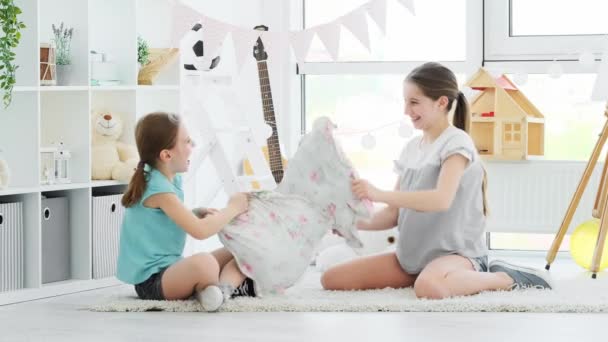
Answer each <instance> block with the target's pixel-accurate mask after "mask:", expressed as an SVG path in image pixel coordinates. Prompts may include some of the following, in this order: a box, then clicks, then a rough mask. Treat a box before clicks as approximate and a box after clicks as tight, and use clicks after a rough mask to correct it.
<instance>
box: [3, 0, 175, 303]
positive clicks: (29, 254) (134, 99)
mask: <svg viewBox="0 0 608 342" xmlns="http://www.w3.org/2000/svg"><path fill="white" fill-rule="evenodd" d="M16 4H17V5H18V6H19V7H20V8H21V9H22V11H23V14H22V15H21V16H20V17H19V19H20V20H22V21H23V22H24V23H25V24H26V26H27V28H26V29H24V30H22V38H21V43H20V45H19V46H18V47H17V49H16V54H17V60H16V63H17V64H18V65H19V69H18V71H17V74H16V78H17V84H16V87H15V89H14V92H13V103H12V105H11V106H10V107H9V108H7V109H4V108H3V107H2V108H0V149H1V150H3V158H4V159H6V161H7V163H8V165H9V167H10V169H11V181H10V183H9V187H8V188H6V189H3V190H0V203H10V202H22V203H23V219H24V223H23V224H24V246H23V247H24V264H25V267H24V268H25V269H24V272H23V274H24V285H25V288H24V289H21V290H14V291H10V292H0V305H3V304H9V303H16V302H21V301H27V300H32V299H38V298H44V297H48V296H56V295H61V294H66V293H72V292H78V291H83V290H88V289H93V288H101V287H106V286H112V285H116V284H118V281H117V280H116V279H115V278H106V279H100V280H94V279H93V278H92V251H91V249H92V233H91V226H92V222H91V220H92V213H91V211H92V209H91V203H92V200H91V198H92V197H93V196H95V195H96V194H98V193H104V194H107V193H116V194H118V193H121V192H123V191H124V189H125V186H126V184H125V183H122V182H118V181H112V180H108V181H91V167H90V165H91V152H90V151H91V148H90V141H91V128H90V125H91V113H92V112H94V111H109V112H111V113H117V114H120V115H121V116H122V117H123V119H124V121H125V131H124V133H123V137H122V138H121V140H123V141H125V142H128V143H132V144H133V143H134V138H133V129H134V126H135V123H136V121H137V118H138V117H140V116H141V115H143V114H145V113H148V112H151V111H158V110H161V111H171V112H177V111H178V109H179V69H178V65H177V63H175V65H172V66H170V67H169V68H168V69H167V71H166V72H164V73H162V74H161V75H159V78H158V82H157V84H156V85H152V86H139V85H137V36H138V35H139V36H142V37H143V38H144V39H146V40H147V41H148V42H158V41H159V38H158V37H157V36H156V34H157V32H162V35H165V36H166V37H167V38H168V37H169V35H170V30H171V26H170V22H169V21H168V20H165V21H161V22H159V21H158V17H157V15H155V13H157V12H159V13H161V12H163V8H165V7H163V6H167V7H166V8H168V2H167V1H166V0H16ZM151 5H153V6H151ZM165 13H166V12H165ZM165 13H163V14H165ZM164 16H165V17H166V15H164ZM61 22H64V23H65V25H67V26H69V27H73V28H74V37H73V41H72V65H73V70H72V73H71V76H70V78H69V85H68V86H41V85H40V83H39V60H40V52H39V46H40V44H41V43H46V42H50V39H51V38H52V29H51V25H52V24H55V25H58V24H60V23H61ZM166 40H167V39H166V38H165V37H163V39H161V40H160V41H166ZM151 47H154V48H156V47H168V46H158V45H154V43H153V44H152V45H151ZM91 50H95V51H101V52H104V53H106V54H108V56H110V57H111V58H112V60H113V61H114V62H116V64H117V66H118V73H119V76H120V81H121V84H120V85H117V86H90V72H91V71H90V69H91V68H90V59H89V51H91ZM59 141H62V142H63V143H64V144H65V146H66V148H68V149H69V150H70V151H71V152H72V160H71V170H70V171H71V175H72V177H71V178H72V183H69V184H54V185H41V184H40V164H41V163H40V149H41V148H42V147H46V146H48V145H50V144H51V143H53V142H59ZM45 196H49V197H56V196H62V197H67V198H68V201H69V231H70V244H69V246H70V275H71V279H69V280H67V281H61V282H56V283H49V284H43V283H42V276H41V275H42V261H41V260H42V247H41V245H42V241H41V239H42V234H41V227H42V223H41V219H42V215H41V210H42V208H41V200H42V198H43V197H45Z"/></svg>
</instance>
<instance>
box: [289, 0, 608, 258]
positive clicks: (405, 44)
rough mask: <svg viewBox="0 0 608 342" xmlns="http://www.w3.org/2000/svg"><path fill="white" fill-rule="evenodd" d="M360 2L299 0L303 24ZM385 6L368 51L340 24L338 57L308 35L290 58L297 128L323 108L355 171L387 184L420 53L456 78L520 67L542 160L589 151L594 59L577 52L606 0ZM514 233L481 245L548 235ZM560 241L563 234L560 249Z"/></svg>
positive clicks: (598, 42) (515, 245)
mask: <svg viewBox="0 0 608 342" xmlns="http://www.w3.org/2000/svg"><path fill="white" fill-rule="evenodd" d="M365 2H367V1H365V0H353V1H346V0H335V1H321V0H305V3H304V5H305V11H304V13H305V17H304V22H305V24H306V27H313V26H315V25H319V24H323V23H327V22H330V21H332V20H334V19H336V18H338V17H339V16H341V15H344V14H346V13H348V12H349V11H351V10H353V9H355V8H356V7H357V6H360V5H361V4H363V3H365ZM387 4H388V6H389V8H388V15H387V33H386V36H383V35H381V34H380V32H379V31H378V28H377V27H376V24H375V23H374V22H373V20H368V25H369V28H370V37H371V45H372V52H371V53H369V52H367V51H366V50H365V49H364V48H363V47H362V46H361V44H360V43H359V42H358V41H357V40H356V39H355V38H354V37H353V36H352V35H351V34H350V32H348V30H345V29H342V31H341V34H342V44H341V48H340V54H339V56H340V58H339V60H338V61H336V62H330V58H329V56H328V55H327V53H326V51H325V49H324V47H323V45H322V44H321V42H320V41H319V40H318V39H317V38H315V40H313V43H312V46H311V50H310V53H309V55H308V58H307V62H305V63H301V64H300V65H299V66H298V67H299V71H300V73H301V74H303V75H304V77H303V79H304V82H303V84H304V89H303V94H304V95H303V96H304V108H305V110H304V112H303V115H304V118H303V119H304V121H305V122H306V125H305V126H306V129H309V128H310V127H311V125H312V122H313V121H314V119H315V118H317V117H319V116H329V117H330V118H331V119H332V120H333V121H334V122H335V123H336V124H337V125H338V131H339V132H345V133H344V134H340V135H338V138H339V140H340V141H341V142H342V144H343V147H344V149H345V150H346V153H347V154H348V155H349V157H351V159H352V160H353V163H354V164H355V166H356V167H357V169H358V170H359V171H360V173H361V175H362V176H363V177H365V178H367V179H369V180H371V181H372V182H373V183H374V184H376V185H378V186H380V187H382V188H391V187H393V186H394V182H395V179H396V174H395V173H393V160H394V159H396V158H397V157H398V155H399V152H400V151H401V149H402V148H403V146H404V145H405V144H406V143H407V141H408V139H407V138H402V137H400V136H399V134H398V128H399V124H398V123H397V122H398V121H399V120H401V119H404V120H406V121H407V120H408V119H407V118H404V114H403V95H402V81H403V78H404V77H405V75H406V74H407V73H408V72H409V71H410V70H412V68H414V67H416V66H418V65H420V64H421V63H422V62H424V61H428V60H434V61H439V62H441V63H443V64H445V65H447V66H448V67H450V68H451V69H452V70H453V71H454V72H455V73H456V74H457V76H458V78H459V82H460V84H464V82H465V81H466V80H467V78H468V76H470V75H472V74H473V73H474V72H475V71H476V70H477V69H478V68H479V67H481V66H484V67H486V68H487V69H489V70H491V71H492V72H493V73H494V74H503V73H504V74H506V75H507V76H509V77H510V78H511V79H512V80H514V79H518V78H517V77H515V73H522V74H525V75H526V76H527V77H526V78H527V80H526V82H525V83H523V84H517V85H518V87H519V88H520V90H521V91H522V92H523V94H524V95H525V96H526V97H527V98H528V99H529V100H530V101H531V102H532V103H533V104H534V106H536V107H537V108H538V109H539V110H540V112H541V113H542V114H543V115H544V116H545V132H544V133H545V134H544V137H545V139H544V147H545V148H544V157H545V159H549V160H567V161H580V162H583V161H586V160H587V159H588V158H589V155H590V154H591V152H592V150H593V146H594V144H595V142H596V140H597V137H598V133H599V132H600V130H601V128H602V126H603V125H604V122H605V119H606V118H605V116H604V115H603V112H604V106H605V104H604V103H600V102H592V101H591V100H590V95H591V90H592V87H593V84H594V82H595V77H596V76H595V71H596V70H597V63H596V65H594V66H589V65H586V66H585V65H583V64H581V63H579V62H578V61H577V60H578V58H579V55H580V54H581V53H582V52H587V51H589V52H592V53H594V54H595V55H594V56H595V57H596V58H598V57H599V56H600V54H599V52H600V51H601V50H602V48H603V43H604V42H605V41H606V38H605V37H604V36H603V34H606V33H608V21H606V20H603V19H602V18H601V16H602V14H604V13H606V9H608V3H605V1H601V0H596V1H592V0H579V1H577V2H576V4H577V5H576V6H573V5H572V2H571V1H565V0H557V1H556V0H553V1H549V0H535V1H524V0H466V1H465V0H458V1H453V0H425V1H415V5H416V16H411V15H410V14H409V12H407V10H405V9H404V8H403V7H401V6H400V5H398V4H397V2H395V1H387ZM438 23H440V24H438ZM482 49H485V54H482V51H483V50H482ZM556 60H557V61H559V62H560V63H561V66H562V67H563V70H564V71H563V74H562V75H560V76H559V77H557V78H554V77H551V76H550V75H549V74H550V72H549V70H550V67H551V65H552V63H555V62H554V61H556ZM553 76H555V75H553ZM390 123H394V124H392V125H389V124H390ZM383 126H386V127H384V128H382V129H379V130H375V131H373V132H371V133H372V135H373V136H374V138H375V141H376V143H375V147H374V148H373V149H366V148H365V147H363V144H362V138H363V135H364V134H365V133H366V131H367V130H370V129H374V128H377V127H383ZM509 129H510V131H509V132H508V134H510V135H509V137H510V138H512V139H515V138H521V137H522V136H521V127H510V128H509ZM417 134H419V132H418V133H417ZM504 134H507V130H505V131H504ZM602 158H603V157H602ZM555 229H556V231H557V227H555ZM515 231H517V232H518V233H517V234H513V233H510V232H502V231H501V232H500V233H498V232H492V233H491V234H490V240H489V241H490V245H491V247H492V248H494V249H519V250H546V249H548V248H549V246H550V244H551V242H552V241H553V237H554V235H553V234H529V233H528V231H527V230H526V229H523V230H522V229H514V232H515ZM567 248H568V240H567V239H566V240H565V242H564V244H563V245H562V250H565V249H567Z"/></svg>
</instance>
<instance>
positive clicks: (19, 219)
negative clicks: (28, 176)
mask: <svg viewBox="0 0 608 342" xmlns="http://www.w3.org/2000/svg"><path fill="white" fill-rule="evenodd" d="M23 264H24V262H23V204H22V203H0V292H2V291H11V290H17V289H22V288H23V282H24V281H23V278H24V275H23V273H24V270H23V268H24V267H23V266H24V265H23Z"/></svg>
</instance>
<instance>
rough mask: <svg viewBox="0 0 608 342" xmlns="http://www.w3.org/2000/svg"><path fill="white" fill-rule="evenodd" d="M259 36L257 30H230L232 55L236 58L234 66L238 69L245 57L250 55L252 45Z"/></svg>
mask: <svg viewBox="0 0 608 342" xmlns="http://www.w3.org/2000/svg"><path fill="white" fill-rule="evenodd" d="M259 36H260V31H257V30H235V31H232V42H233V43H234V55H235V58H236V68H237V71H240V70H241V68H242V67H243V64H244V63H245V60H246V59H247V57H250V56H251V54H252V51H253V46H254V45H255V42H256V40H257V39H258V37H259Z"/></svg>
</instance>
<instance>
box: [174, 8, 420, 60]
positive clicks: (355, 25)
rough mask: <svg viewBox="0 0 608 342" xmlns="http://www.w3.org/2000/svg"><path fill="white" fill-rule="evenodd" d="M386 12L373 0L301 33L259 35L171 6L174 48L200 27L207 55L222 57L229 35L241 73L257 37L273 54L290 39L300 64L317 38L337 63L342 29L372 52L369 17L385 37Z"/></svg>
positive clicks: (191, 9)
mask: <svg viewBox="0 0 608 342" xmlns="http://www.w3.org/2000/svg"><path fill="white" fill-rule="evenodd" d="M395 1H398V3H399V4H401V5H402V6H403V7H405V8H406V9H407V10H408V11H409V12H411V14H412V15H415V8H414V0H395ZM386 10H387V0H371V1H369V2H367V3H365V4H363V5H362V6H360V7H358V8H356V9H354V10H352V11H351V12H349V13H346V14H345V15H343V16H341V17H339V18H336V19H335V20H333V21H331V22H329V23H325V24H321V25H317V26H314V27H310V28H308V29H305V30H302V31H296V32H293V31H290V32H282V34H283V35H282V36H281V33H279V32H276V31H275V32H272V28H271V31H269V32H260V31H256V30H254V29H245V28H242V27H238V26H235V25H231V24H228V23H225V22H221V21H218V20H215V19H212V18H210V17H207V16H205V15H204V14H202V13H200V12H198V11H197V10H195V9H193V8H191V7H189V6H187V5H184V4H183V3H181V2H180V1H179V0H174V1H173V6H172V12H173V13H172V21H173V23H172V32H171V46H172V47H179V46H180V41H181V39H182V38H183V37H184V35H185V34H186V33H188V32H189V31H190V30H191V29H192V27H193V26H194V25H195V24H196V23H200V24H201V25H202V28H201V29H200V30H199V31H197V34H198V35H200V39H201V40H202V41H204V53H205V55H209V56H212V55H219V54H220V52H221V51H220V50H221V46H222V44H223V42H224V40H225V39H226V36H227V35H228V33H230V34H231V36H232V41H233V43H234V51H235V55H236V56H235V60H236V63H237V68H238V69H239V70H240V68H241V67H242V65H243V63H244V62H245V60H246V57H247V55H248V54H249V53H250V52H251V49H252V47H253V45H254V44H255V41H256V40H257V38H258V37H261V38H262V41H263V42H264V46H265V47H266V48H267V49H269V50H272V47H273V45H275V44H280V43H281V41H282V40H283V39H282V38H285V36H287V38H286V39H287V40H288V41H289V44H290V45H291V48H292V50H293V53H294V56H295V58H296V60H297V61H298V62H303V61H305V59H306V55H307V54H308V50H309V49H310V46H311V42H312V40H313V38H314V36H315V35H316V36H317V37H318V38H319V39H320V40H321V42H322V43H323V45H324V46H325V49H326V50H327V52H328V54H329V56H330V57H331V59H332V60H334V61H337V60H338V58H339V53H340V37H341V29H342V27H344V28H346V29H347V30H348V31H349V32H351V33H352V34H353V36H354V37H355V38H356V39H357V40H358V41H359V42H360V43H361V44H362V45H363V46H364V47H365V48H366V49H367V50H368V51H369V52H371V45H370V35H369V26H368V23H367V17H368V16H369V17H370V18H371V19H372V20H373V21H374V23H375V24H376V25H377V26H378V28H379V30H380V32H381V33H382V34H386V17H387V14H386Z"/></svg>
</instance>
